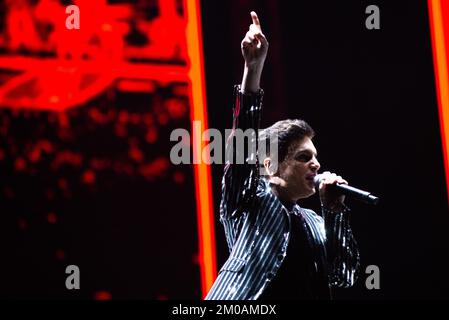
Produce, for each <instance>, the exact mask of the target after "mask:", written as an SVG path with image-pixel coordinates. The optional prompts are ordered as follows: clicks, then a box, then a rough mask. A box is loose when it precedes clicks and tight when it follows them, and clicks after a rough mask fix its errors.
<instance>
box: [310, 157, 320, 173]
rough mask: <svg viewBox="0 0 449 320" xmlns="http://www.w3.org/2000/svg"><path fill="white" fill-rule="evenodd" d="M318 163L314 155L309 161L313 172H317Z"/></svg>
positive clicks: (318, 168)
mask: <svg viewBox="0 0 449 320" xmlns="http://www.w3.org/2000/svg"><path fill="white" fill-rule="evenodd" d="M320 167H321V165H320V163H319V162H318V159H317V158H316V157H313V159H312V161H311V163H310V168H311V169H312V170H313V171H314V172H318V170H320Z"/></svg>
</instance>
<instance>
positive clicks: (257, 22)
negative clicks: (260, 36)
mask: <svg viewBox="0 0 449 320" xmlns="http://www.w3.org/2000/svg"><path fill="white" fill-rule="evenodd" d="M251 18H252V19H253V23H254V24H255V25H256V27H258V28H259V30H260V31H262V27H261V26H260V21H259V18H258V17H257V13H255V12H254V11H251Z"/></svg>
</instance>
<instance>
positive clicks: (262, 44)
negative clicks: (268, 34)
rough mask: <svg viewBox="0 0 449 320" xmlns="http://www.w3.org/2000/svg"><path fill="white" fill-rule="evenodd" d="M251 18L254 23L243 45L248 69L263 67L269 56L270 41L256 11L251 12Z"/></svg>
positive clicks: (243, 53)
mask: <svg viewBox="0 0 449 320" xmlns="http://www.w3.org/2000/svg"><path fill="white" fill-rule="evenodd" d="M251 18H252V20H253V23H252V24H251V25H250V26H249V30H248V32H247V33H246V35H245V37H244V38H243V40H242V43H241V49H242V55H243V58H244V59H245V63H246V65H247V66H248V67H261V66H262V65H263V63H264V61H265V58H266V56H267V52H268V41H267V39H266V38H265V35H264V34H263V33H262V27H261V25H260V21H259V18H258V17H257V14H256V13H255V12H254V11H251Z"/></svg>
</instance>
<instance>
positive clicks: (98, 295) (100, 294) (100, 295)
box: [94, 290, 112, 300]
mask: <svg viewBox="0 0 449 320" xmlns="http://www.w3.org/2000/svg"><path fill="white" fill-rule="evenodd" d="M94 299H95V300H111V299H112V294H111V293H110V292H109V291H105V290H102V291H97V292H95V295H94Z"/></svg>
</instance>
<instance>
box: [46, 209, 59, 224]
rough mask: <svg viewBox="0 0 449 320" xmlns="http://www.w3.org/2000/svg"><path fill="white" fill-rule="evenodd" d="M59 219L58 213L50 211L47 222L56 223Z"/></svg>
mask: <svg viewBox="0 0 449 320" xmlns="http://www.w3.org/2000/svg"><path fill="white" fill-rule="evenodd" d="M57 220H58V219H57V217H56V214H55V213H54V212H50V213H48V214H47V222H48V223H49V224H55V223H56V221H57Z"/></svg>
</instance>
